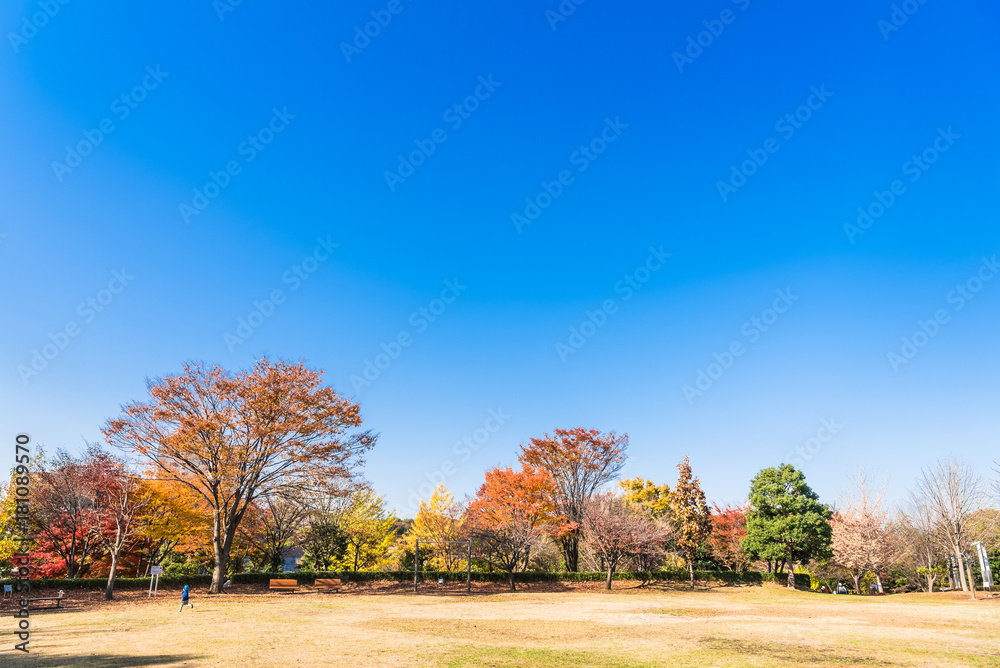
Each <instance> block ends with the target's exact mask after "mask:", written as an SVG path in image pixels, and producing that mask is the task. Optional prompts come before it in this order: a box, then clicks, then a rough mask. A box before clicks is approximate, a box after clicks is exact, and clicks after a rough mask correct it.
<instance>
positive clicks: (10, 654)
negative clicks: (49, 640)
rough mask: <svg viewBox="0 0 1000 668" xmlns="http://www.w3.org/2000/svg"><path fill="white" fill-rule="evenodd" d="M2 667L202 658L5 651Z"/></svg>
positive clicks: (114, 666)
mask: <svg viewBox="0 0 1000 668" xmlns="http://www.w3.org/2000/svg"><path fill="white" fill-rule="evenodd" d="M0 657H2V658H0V665H3V666H4V668H7V667H8V666H9V667H10V668H14V666H34V667H35V668H62V667H63V666H66V668H70V667H73V668H76V667H77V666H101V667H102V668H103V667H108V668H129V667H132V666H135V667H138V666H168V665H180V664H182V663H184V662H195V661H198V660H199V659H200V658H201V657H198V656H195V655H193V654H154V655H152V656H123V655H118V654H90V655H87V656H47V655H45V654H36V653H34V652H31V653H28V654H25V653H23V652H20V651H16V650H15V651H5V652H2V653H0Z"/></svg>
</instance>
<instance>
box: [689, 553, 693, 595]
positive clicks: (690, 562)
mask: <svg viewBox="0 0 1000 668" xmlns="http://www.w3.org/2000/svg"><path fill="white" fill-rule="evenodd" d="M688 573H689V574H690V575H691V589H694V560H692V559H691V558H690V557H688Z"/></svg>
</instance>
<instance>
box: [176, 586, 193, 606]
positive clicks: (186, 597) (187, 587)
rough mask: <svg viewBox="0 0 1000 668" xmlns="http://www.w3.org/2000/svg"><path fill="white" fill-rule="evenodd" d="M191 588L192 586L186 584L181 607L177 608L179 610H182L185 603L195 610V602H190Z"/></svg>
mask: <svg viewBox="0 0 1000 668" xmlns="http://www.w3.org/2000/svg"><path fill="white" fill-rule="evenodd" d="M190 589H191V587H190V586H189V585H184V592H183V593H182V594H181V607H180V609H178V610H177V612H182V611H183V610H184V606H185V605H186V606H189V607H190V608H191V609H192V610H194V603H188V592H189V590H190Z"/></svg>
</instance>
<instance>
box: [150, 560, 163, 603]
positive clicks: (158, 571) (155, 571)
mask: <svg viewBox="0 0 1000 668" xmlns="http://www.w3.org/2000/svg"><path fill="white" fill-rule="evenodd" d="M162 574H163V566H153V567H152V568H151V569H150V571H149V595H150V596H156V593H157V592H158V591H159V590H160V575H162ZM154 578H155V579H156V588H155V589H154V588H153V579H154Z"/></svg>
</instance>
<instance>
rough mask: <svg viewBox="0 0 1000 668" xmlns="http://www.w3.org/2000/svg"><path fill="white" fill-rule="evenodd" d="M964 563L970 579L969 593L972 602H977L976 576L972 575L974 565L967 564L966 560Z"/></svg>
mask: <svg viewBox="0 0 1000 668" xmlns="http://www.w3.org/2000/svg"><path fill="white" fill-rule="evenodd" d="M962 562H963V563H964V564H965V571H966V573H967V574H968V577H969V591H970V592H971V595H972V600H973V601H974V600H976V576H975V575H973V573H972V564H971V563H969V562H966V561H965V560H964V559H963V560H962Z"/></svg>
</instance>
